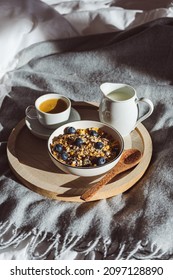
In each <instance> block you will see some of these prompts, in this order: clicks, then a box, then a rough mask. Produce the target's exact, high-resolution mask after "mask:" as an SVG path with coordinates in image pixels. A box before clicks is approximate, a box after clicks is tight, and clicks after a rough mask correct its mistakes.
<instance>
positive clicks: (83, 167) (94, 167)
mask: <svg viewBox="0 0 173 280" xmlns="http://www.w3.org/2000/svg"><path fill="white" fill-rule="evenodd" d="M79 122H95V123H99V124H102V125H103V126H107V127H109V128H110V129H112V130H113V131H114V132H116V134H117V135H118V136H119V138H120V140H121V149H120V151H119V153H118V155H117V156H116V157H115V158H114V159H112V160H111V161H109V162H107V163H105V164H103V165H100V166H86V167H85V166H71V165H68V164H66V163H63V162H61V161H59V160H58V159H57V158H56V157H54V156H53V154H52V153H51V149H50V147H49V142H50V139H51V138H52V135H53V134H54V133H55V131H56V130H58V129H60V128H62V127H65V126H68V125H71V124H74V123H79ZM56 130H54V131H53V132H52V133H51V135H50V136H49V138H48V142H47V143H48V152H49V155H50V156H51V157H52V158H53V159H54V160H55V161H57V162H58V163H59V164H61V165H62V166H64V167H68V168H72V169H76V170H77V169H81V170H91V169H94V170H95V169H99V168H101V167H102V168H103V167H105V166H107V165H109V164H111V163H113V162H114V161H115V160H116V159H117V158H118V157H120V156H121V155H122V153H123V150H124V139H123V136H122V135H121V134H120V133H119V132H118V131H117V130H116V129H115V128H114V127H112V126H111V125H108V124H106V123H103V122H100V121H94V120H79V121H74V122H70V123H66V124H63V125H62V126H60V127H58V128H57V129H56Z"/></svg>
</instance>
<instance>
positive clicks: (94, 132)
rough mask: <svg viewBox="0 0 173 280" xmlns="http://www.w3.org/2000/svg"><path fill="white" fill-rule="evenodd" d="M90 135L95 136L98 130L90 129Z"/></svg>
mask: <svg viewBox="0 0 173 280" xmlns="http://www.w3.org/2000/svg"><path fill="white" fill-rule="evenodd" d="M90 135H91V136H95V137H97V136H98V132H97V131H95V130H90Z"/></svg>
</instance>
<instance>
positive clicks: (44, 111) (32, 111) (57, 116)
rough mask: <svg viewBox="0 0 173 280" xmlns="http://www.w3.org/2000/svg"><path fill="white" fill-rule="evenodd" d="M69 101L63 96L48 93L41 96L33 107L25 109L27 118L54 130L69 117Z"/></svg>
mask: <svg viewBox="0 0 173 280" xmlns="http://www.w3.org/2000/svg"><path fill="white" fill-rule="evenodd" d="M70 112H71V101H70V99H69V98H67V97H66V96H64V95H60V94H58V93H48V94H44V95H41V96H40V97H38V98H37V99H36V101H35V106H34V105H30V106H28V107H27V108H26V110H25V114H26V116H27V117H28V118H31V119H35V118H37V119H38V121H39V122H40V123H41V124H42V125H43V126H45V127H47V128H50V129H55V128H57V127H58V126H59V125H62V124H64V123H65V122H66V121H67V120H68V119H69V116H70Z"/></svg>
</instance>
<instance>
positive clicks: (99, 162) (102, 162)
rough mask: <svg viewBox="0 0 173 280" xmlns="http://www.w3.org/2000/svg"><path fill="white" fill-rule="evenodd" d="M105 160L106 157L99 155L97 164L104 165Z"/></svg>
mask: <svg viewBox="0 0 173 280" xmlns="http://www.w3.org/2000/svg"><path fill="white" fill-rule="evenodd" d="M105 162H106V159H105V158H104V157H99V158H98V159H97V165H103V164H105Z"/></svg>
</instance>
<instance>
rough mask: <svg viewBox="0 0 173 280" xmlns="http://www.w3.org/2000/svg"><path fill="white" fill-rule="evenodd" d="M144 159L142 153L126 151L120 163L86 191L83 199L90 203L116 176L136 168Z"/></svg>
mask: <svg viewBox="0 0 173 280" xmlns="http://www.w3.org/2000/svg"><path fill="white" fill-rule="evenodd" d="M141 158H142V153H141V152H140V151H139V150H137V149H128V150H125V151H124V152H123V154H122V156H121V158H120V160H119V162H118V163H117V164H116V165H115V166H114V167H113V168H112V169H111V170H110V171H108V172H107V174H106V175H105V176H104V177H103V178H102V179H101V180H100V181H99V182H98V183H96V184H94V185H93V186H92V187H91V188H89V189H88V190H86V191H85V192H84V193H83V194H82V195H81V197H80V198H81V199H82V200H85V201H89V200H90V199H91V198H92V197H93V196H94V195H95V194H96V192H98V191H99V190H100V189H101V188H102V187H104V186H105V185H106V184H107V183H108V182H109V181H110V180H111V179H112V178H114V177H115V176H116V175H118V174H120V173H122V172H124V171H126V170H128V169H130V168H132V167H134V166H135V165H137V164H138V163H139V162H140V160H141Z"/></svg>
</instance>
